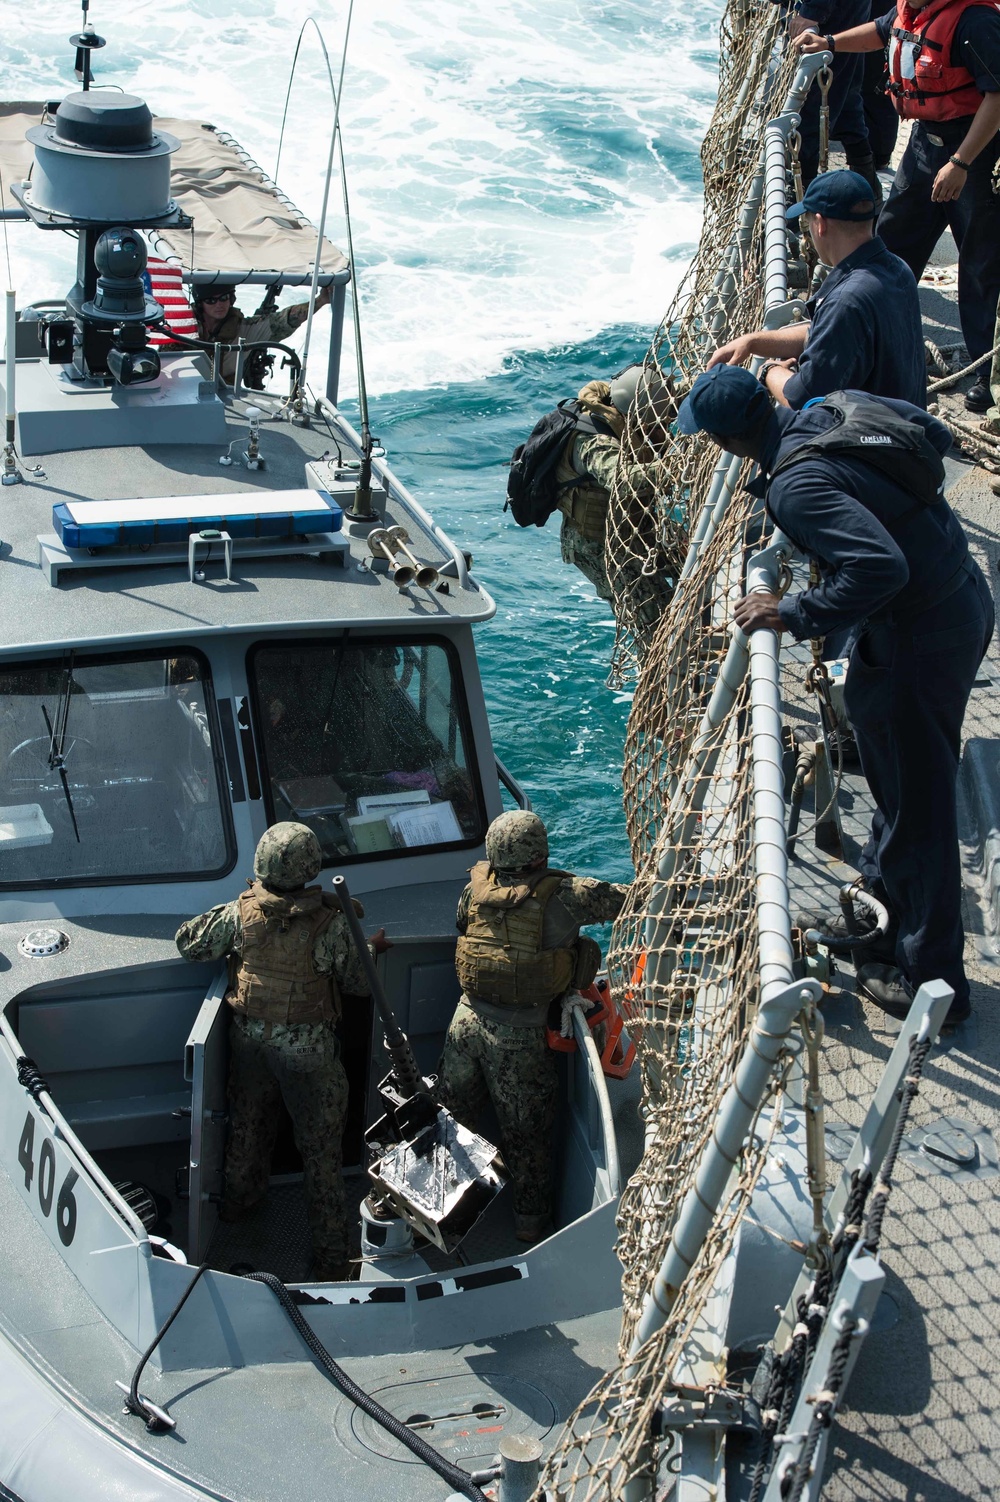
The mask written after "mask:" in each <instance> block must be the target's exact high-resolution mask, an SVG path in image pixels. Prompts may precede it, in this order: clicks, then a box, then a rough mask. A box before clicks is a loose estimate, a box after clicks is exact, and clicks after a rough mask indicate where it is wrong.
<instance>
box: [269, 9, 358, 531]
mask: <svg viewBox="0 0 1000 1502" xmlns="http://www.w3.org/2000/svg"><path fill="white" fill-rule="evenodd" d="M353 13H354V0H351V3H350V5H349V7H348V12H347V23H346V26H345V28H344V46H343V51H342V53H341V58H340V78H339V81H338V82H337V83H334V80H333V69H332V67H331V66H330V54H329V52H328V51H327V46H326V41H325V39H324V37H323V33H322V31H321V30H320V27H319V23H318V22H317V20H316V18H315V16H307V17H306V19H305V20H304V21H303V23H302V26H301V27H300V29H299V35H298V40H297V41H296V43H295V53H294V55H293V57H292V67H291V71H290V73H289V75H288V87H287V89H286V90H285V108H284V111H283V113H282V117H281V131H280V134H279V136H278V152H277V156H276V157H275V163H274V180H275V182H277V180H278V170H279V168H280V166H281V151H282V147H283V145H284V140H285V126H286V123H287V121H288V109H289V104H290V102H291V94H292V83H293V81H294V78H295V69H296V66H297V64H298V60H299V52H300V50H301V47H302V38H303V37H304V35H305V30H306V27H307V26H312V28H313V30H314V31H315V32H316V36H317V37H318V39H319V45H320V48H321V50H322V53H323V60H324V62H325V63H326V72H327V78H328V79H329V82H330V92H331V94H332V96H333V100H334V117H333V129H332V131H331V133H330V152H329V156H328V159H327V167H326V179H325V181H324V184H323V205H322V209H321V212H320V227H319V236H318V238H317V241H316V259H315V261H314V263H313V276H312V285H311V288H310V292H309V311H308V314H307V315H306V332H305V340H304V343H303V348H302V372H301V376H300V381H299V390H300V398H299V405H300V407H301V393H302V392H304V391H305V384H306V381H305V377H306V364H307V361H308V357H309V345H310V341H311V338H312V320H313V311H314V308H315V303H316V291H317V288H318V285H319V268H320V260H321V256H322V248H323V236H324V234H325V232H326V214H327V206H328V203H329V196H330V181H331V178H332V176H333V159H334V153H335V150H336V146H337V143H338V142H339V143H340V180H341V188H342V192H343V200H344V220H345V222H346V227H347V259H348V261H349V262H350V267H351V279H352V283H353V285H352V289H351V309H352V314H353V323H354V349H355V355H356V359H357V370H358V409H359V414H360V424H361V454H362V460H361V472H360V474H359V476H358V484H357V487H356V490H355V494H354V511H353V512H352V513H350V514H351V515H352V516H353V517H354V518H355V519H368V518H370V519H372V520H377V518H376V516H375V513H374V512H373V511H372V506H371V474H372V455H373V452H374V450H375V447H376V443H375V440H374V439H373V438H372V433H371V425H370V423H369V419H368V389H367V386H366V383H365V365H364V352H363V350H362V345H361V309H360V307H359V303H358V274H357V266H356V264H355V260H354V235H353V233H352V229H351V206H350V200H349V197H348V192H347V167H346V164H345V162H344V140H343V135H342V133H341V130H340V99H341V94H342V92H343V85H344V70H345V67H346V65H347V44H348V40H349V37H350V32H351V18H352V15H353Z"/></svg>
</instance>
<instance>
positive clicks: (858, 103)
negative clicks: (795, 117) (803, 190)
mask: <svg viewBox="0 0 1000 1502" xmlns="http://www.w3.org/2000/svg"><path fill="white" fill-rule="evenodd" d="M796 10H797V11H798V13H799V15H800V16H802V18H803V20H806V21H811V22H812V23H813V24H814V26H815V28H816V30H817V31H818V32H820V33H821V35H826V34H827V33H828V32H836V31H848V30H849V29H850V28H851V27H852V26H863V25H864V24H865V22H866V21H868V20H869V19H870V17H871V0H800V3H799V4H798V5H797V6H796ZM831 71H832V73H833V82H832V83H831V85H830V93H829V95H828V98H827V103H828V104H829V106H830V139H831V140H836V141H839V142H840V144H841V145H842V146H843V148H844V152H845V155H846V156H847V165H848V167H850V168H851V169H852V171H854V172H860V173H861V175H862V177H868V176H869V174H871V173H873V172H874V165H873V160H872V154H871V146H870V144H869V141H868V123H867V121H866V119H865V106H864V100H863V98H862V95H861V89H862V85H863V83H864V76H865V57H864V53H862V52H835V53H834V55H833V67H832V69H831ZM819 103H820V94H819V84H818V83H814V84H813V86H812V88H811V89H810V90H809V93H808V94H807V95H806V100H805V103H804V104H803V106H802V110H801V117H802V124H801V125H800V127H799V131H800V133H801V136H802V148H801V151H800V153H799V157H800V160H801V162H802V180H803V182H804V183H805V184H806V187H808V186H809V184H810V183H811V182H812V180H813V178H814V177H815V176H816V173H817V172H818V171H819Z"/></svg>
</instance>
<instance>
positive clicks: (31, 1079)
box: [17, 1054, 50, 1103]
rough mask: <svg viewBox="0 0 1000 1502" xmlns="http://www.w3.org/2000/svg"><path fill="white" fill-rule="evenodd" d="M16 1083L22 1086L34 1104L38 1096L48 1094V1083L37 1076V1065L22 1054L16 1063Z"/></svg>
mask: <svg viewBox="0 0 1000 1502" xmlns="http://www.w3.org/2000/svg"><path fill="white" fill-rule="evenodd" d="M17 1083H18V1084H19V1085H23V1086H24V1088H25V1090H27V1092H28V1094H29V1095H30V1096H31V1098H32V1100H34V1101H35V1102H36V1103H37V1101H38V1097H39V1096H40V1095H48V1094H49V1093H50V1092H49V1082H48V1080H45V1079H43V1078H42V1076H41V1075H40V1074H39V1072H38V1065H37V1064H36V1063H35V1061H34V1059H29V1058H27V1057H26V1055H24V1054H22V1055H21V1057H20V1058H19V1059H18V1061H17Z"/></svg>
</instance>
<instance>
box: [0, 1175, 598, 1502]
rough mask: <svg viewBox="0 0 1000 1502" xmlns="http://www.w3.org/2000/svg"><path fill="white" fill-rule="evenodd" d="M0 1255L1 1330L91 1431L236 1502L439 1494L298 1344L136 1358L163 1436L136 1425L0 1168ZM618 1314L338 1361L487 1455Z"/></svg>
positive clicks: (120, 1343) (131, 1361) (79, 1306)
mask: <svg viewBox="0 0 1000 1502" xmlns="http://www.w3.org/2000/svg"><path fill="white" fill-rule="evenodd" d="M0 1254H2V1259H3V1264H4V1267H5V1269H6V1271H5V1276H4V1279H3V1280H2V1283H0V1324H2V1327H3V1329H4V1332H5V1333H8V1334H9V1335H10V1336H11V1337H12V1339H13V1340H14V1343H15V1345H17V1346H18V1347H19V1348H20V1349H23V1350H26V1351H27V1352H28V1353H29V1355H30V1357H31V1360H32V1361H33V1363H34V1364H35V1365H36V1366H37V1367H39V1368H40V1369H41V1370H42V1371H43V1372H45V1373H46V1375H47V1376H49V1378H50V1380H52V1381H53V1382H54V1383H55V1385H56V1386H57V1388H58V1389H60V1390H61V1391H63V1392H64V1393H66V1395H67V1396H68V1397H69V1398H70V1401H71V1402H72V1403H74V1404H76V1405H79V1406H81V1407H82V1408H83V1409H85V1410H86V1411H87V1412H89V1413H90V1414H92V1415H93V1417H94V1418H95V1420H96V1422H97V1423H98V1424H99V1425H100V1426H101V1427H102V1428H104V1429H105V1430H107V1431H108V1432H109V1433H111V1434H113V1435H115V1436H118V1437H120V1438H121V1439H124V1440H125V1441H127V1442H128V1443H129V1444H131V1445H132V1446H134V1447H136V1448H137V1449H138V1450H140V1451H141V1452H142V1453H144V1454H146V1455H148V1456H149V1457H150V1458H151V1459H154V1460H155V1461H157V1462H158V1463H160V1464H162V1465H165V1466H167V1467H169V1468H171V1469H173V1470H176V1471H177V1472H178V1474H180V1475H182V1476H184V1477H186V1478H188V1479H190V1480H192V1481H194V1482H196V1483H201V1484H205V1485H207V1486H209V1487H211V1488H212V1489H213V1491H214V1492H217V1493H219V1494H221V1495H222V1496H225V1497H233V1498H238V1499H239V1502H258V1499H259V1502H298V1499H301V1502H325V1499H330V1502H347V1499H351V1502H353V1499H355V1498H365V1497H372V1498H373V1499H374V1498H378V1499H383V1502H384V1499H388V1498H391V1497H397V1496H398V1497H402V1496H406V1497H407V1498H408V1499H409V1498H412V1499H414V1502H423V1499H425V1498H426V1499H427V1502H440V1499H441V1498H442V1497H443V1496H444V1495H445V1489H444V1486H443V1483H442V1482H441V1481H440V1480H439V1478H437V1477H436V1476H435V1475H434V1474H433V1473H432V1472H430V1471H428V1470H427V1469H426V1468H425V1467H423V1466H422V1465H419V1464H416V1463H414V1462H413V1461H412V1458H411V1457H408V1456H405V1455H404V1453H403V1452H402V1451H401V1450H400V1449H398V1447H397V1446H396V1444H395V1442H394V1441H393V1440H391V1439H390V1438H389V1437H388V1436H386V1435H385V1434H384V1433H383V1432H382V1431H381V1430H378V1429H376V1428H375V1427H374V1426H373V1425H372V1424H371V1423H370V1421H369V1420H367V1419H363V1418H362V1416H361V1414H360V1413H359V1411H358V1410H356V1409H355V1408H354V1407H353V1406H352V1405H351V1404H350V1403H349V1402H347V1400H346V1399H344V1398H342V1397H341V1395H340V1394H339V1392H338V1391H337V1390H336V1389H335V1388H334V1387H333V1386H332V1384H331V1383H330V1382H329V1381H328V1380H327V1379H326V1378H325V1377H324V1376H323V1374H322V1373H321V1372H320V1371H319V1369H318V1368H317V1367H316V1366H315V1365H314V1364H313V1363H312V1362H311V1361H310V1360H308V1359H305V1356H306V1353H305V1350H304V1348H303V1353H302V1354H303V1359H302V1360H301V1361H291V1362H284V1363H280V1364H278V1365H274V1366H268V1367H260V1366H258V1367H252V1368H242V1369H236V1370H233V1369H227V1370H198V1371H191V1372H185V1371H173V1372H170V1373H168V1374H167V1375H166V1376H159V1375H158V1374H157V1373H156V1372H155V1370H153V1369H151V1368H147V1370H146V1373H145V1374H144V1376H143V1381H142V1391H143V1394H144V1395H145V1396H147V1397H149V1398H150V1399H152V1401H153V1402H155V1403H159V1404H161V1405H163V1406H165V1407H167V1408H168V1409H169V1411H170V1412H171V1413H172V1414H173V1416H174V1417H175V1418H176V1420H177V1430H176V1432H175V1433H174V1434H173V1435H167V1436H162V1437H156V1436H151V1435H148V1434H147V1433H146V1429H145V1426H144V1424H143V1423H142V1421H141V1420H139V1419H134V1418H130V1417H128V1416H126V1415H124V1414H123V1413H122V1409H121V1393H120V1391H119V1390H118V1389H117V1388H115V1386H114V1383H115V1381H116V1380H120V1381H124V1382H127V1381H128V1380H129V1378H130V1376H131V1373H132V1370H133V1368H134V1365H135V1361H136V1355H135V1352H134V1351H133V1350H132V1348H131V1347H130V1346H129V1345H128V1344H127V1342H126V1341H124V1340H123V1339H122V1338H121V1337H120V1336H119V1335H117V1334H116V1333H115V1332H114V1331H113V1330H112V1329H111V1328H110V1326H108V1325H107V1324H106V1323H105V1322H104V1321H103V1320H102V1319H101V1317H100V1316H99V1314H98V1313H97V1311H96V1309H95V1307H94V1305H93V1304H92V1303H91V1301H90V1299H89V1298H88V1296H87V1295H86V1294H85V1293H84V1292H83V1290H82V1288H81V1287H80V1285H79V1284H78V1283H77V1281H76V1279H75V1278H74V1276H73V1275H72V1273H70V1272H69V1270H68V1269H67V1268H66V1266H65V1264H64V1263H63V1261H62V1259H61V1258H60V1257H59V1256H58V1254H57V1253H56V1251H55V1249H54V1248H53V1247H52V1245H51V1244H50V1243H49V1242H48V1240H47V1239H46V1237H45V1236H44V1233H43V1232H42V1231H41V1229H40V1228H39V1226H38V1225H37V1224H36V1223H35V1222H34V1220H33V1219H31V1217H30V1216H29V1215H28V1214H27V1212H26V1211H25V1208H24V1205H23V1203H22V1202H21V1201H20V1199H19V1198H18V1196H17V1194H16V1191H15V1190H14V1189H13V1187H12V1185H11V1184H10V1182H9V1181H8V1180H7V1179H6V1177H4V1178H3V1179H2V1180H0ZM181 1318H183V1314H182V1315H181ZM618 1325H619V1318H618V1315H617V1313H616V1312H615V1311H609V1312H608V1313H604V1314H596V1315H591V1316H588V1317H586V1318H584V1319H579V1320H574V1321H567V1322H564V1323H562V1324H551V1325H546V1326H542V1327H540V1328H537V1329H534V1330H528V1331H524V1332H520V1333H518V1334H515V1335H510V1336H505V1337H500V1338H497V1339H491V1340H484V1341H482V1342H478V1343H477V1344H475V1345H474V1346H468V1347H462V1348H458V1349H452V1350H446V1351H425V1352H420V1353H416V1354H412V1355H402V1356H395V1355H389V1356H380V1357H375V1358H366V1359H351V1360H347V1361H345V1362H344V1366H345V1369H346V1370H347V1371H348V1373H349V1375H350V1376H351V1377H352V1378H353V1379H354V1380H355V1381H356V1382H358V1383H359V1384H360V1385H361V1386H362V1387H363V1388H365V1390H366V1391H368V1392H373V1393H376V1394H378V1395H379V1397H380V1401H381V1402H383V1403H384V1404H385V1406H387V1407H388V1408H389V1409H390V1410H391V1411H393V1412H396V1413H397V1414H398V1416H399V1417H400V1418H402V1419H403V1420H404V1421H407V1420H411V1421H414V1422H415V1423H417V1424H418V1425H419V1426H420V1427H419V1432H421V1433H422V1434H424V1436H425V1438H427V1439H429V1440H430V1442H431V1443H432V1444H434V1445H435V1447H436V1448H438V1449H439V1450H441V1451H442V1452H443V1453H444V1454H445V1455H447V1456H448V1457H449V1458H450V1459H452V1460H454V1461H455V1462H456V1463H458V1464H459V1465H462V1466H464V1467H466V1468H467V1469H472V1470H475V1469H478V1468H479V1467H480V1466H484V1465H487V1464H489V1463H490V1461H491V1460H492V1458H493V1456H494V1455H495V1454H496V1450H497V1445H498V1443H499V1439H500V1437H501V1436H502V1434H503V1433H505V1432H506V1433H530V1434H533V1435H537V1436H538V1437H539V1438H540V1439H542V1440H543V1442H544V1439H545V1436H546V1435H547V1434H548V1433H549V1432H550V1431H551V1430H552V1429H553V1427H557V1426H558V1425H559V1424H560V1423H561V1421H562V1420H563V1419H564V1418H565V1417H566V1416H567V1415H568V1413H569V1412H570V1411H571V1410H572V1408H573V1407H574V1406H575V1404H576V1403H577V1402H578V1401H579V1400H580V1398H581V1397H583V1396H584V1394H585V1393H586V1392H587V1391H588V1390H589V1388H590V1387H591V1386H592V1385H593V1383H594V1382H595V1381H596V1380H597V1377H598V1376H599V1375H600V1373H601V1372H602V1371H604V1370H605V1369H606V1368H607V1365H608V1364H609V1363H610V1362H611V1361H612V1360H613V1357H614V1350H615V1344H616V1340H617V1334H618ZM290 1338H291V1340H292V1341H293V1342H294V1341H295V1340H296V1339H297V1337H295V1336H294V1334H291V1332H290ZM333 1355H334V1356H335V1357H336V1356H337V1352H336V1351H333ZM401 1466H405V1467H406V1470H405V1472H404V1471H402V1470H400V1469H399V1467H401Z"/></svg>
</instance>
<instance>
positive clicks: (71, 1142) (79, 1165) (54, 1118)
mask: <svg viewBox="0 0 1000 1502" xmlns="http://www.w3.org/2000/svg"><path fill="white" fill-rule="evenodd" d="M0 1037H2V1038H3V1041H4V1042H5V1043H6V1045H7V1047H8V1048H9V1049H10V1052H11V1056H12V1058H13V1061H14V1063H15V1065H17V1066H18V1068H19V1069H21V1068H23V1067H24V1065H29V1066H30V1065H31V1060H28V1059H25V1057H24V1050H23V1049H22V1048H21V1044H20V1040H19V1039H18V1037H17V1034H16V1033H15V1032H14V1030H13V1028H12V1027H11V1025H10V1023H9V1022H8V1021H7V1018H6V1017H4V1016H3V1015H2V1013H0ZM30 1094H31V1096H32V1099H33V1100H34V1101H35V1102H36V1103H37V1105H38V1107H39V1109H40V1110H41V1111H44V1113H45V1115H46V1116H47V1117H48V1118H49V1121H50V1122H51V1124H52V1130H53V1132H54V1134H55V1136H56V1137H58V1139H59V1141H60V1142H61V1143H62V1146H63V1148H64V1149H65V1151H66V1153H67V1155H68V1157H69V1158H70V1159H71V1160H72V1162H73V1165H74V1167H75V1168H76V1171H77V1173H78V1174H79V1175H80V1176H81V1178H85V1179H86V1180H87V1181H88V1182H89V1183H90V1185H91V1186H92V1188H93V1189H95V1190H96V1191H97V1193H98V1194H100V1195H101V1196H102V1198H103V1199H104V1200H106V1201H107V1203H108V1205H109V1206H110V1207H111V1209H112V1210H113V1211H114V1212H115V1214H116V1215H117V1216H118V1217H119V1219H120V1220H122V1221H123V1222H124V1224H125V1225H126V1226H127V1227H128V1230H129V1231H130V1232H131V1233H132V1235H133V1236H134V1237H135V1239H136V1241H137V1242H138V1243H139V1245H140V1249H145V1251H146V1252H147V1253H148V1251H149V1236H148V1233H147V1231H146V1228H145V1226H144V1225H143V1224H142V1221H141V1220H140V1219H139V1217H138V1216H137V1215H136V1214H135V1211H134V1210H132V1209H131V1208H130V1206H129V1205H128V1204H127V1203H126V1202H125V1200H124V1199H123V1198H122V1196H121V1194H120V1193H119V1192H118V1190H117V1189H116V1188H115V1186H114V1184H112V1182H111V1180H110V1179H109V1178H108V1177H107V1175H106V1174H104V1173H102V1171H101V1169H100V1168H98V1166H97V1164H96V1163H95V1162H94V1160H93V1158H92V1157H91V1155H90V1153H89V1152H88V1151H87V1149H86V1148H85V1147H84V1145H83V1143H82V1142H81V1141H80V1139H79V1137H78V1136H77V1135H76V1133H75V1132H74V1130H73V1128H72V1127H71V1126H70V1124H69V1122H68V1121H67V1120H66V1118H65V1116H64V1115H63V1113H62V1112H61V1111H60V1109H59V1107H58V1106H57V1105H56V1103H55V1101H54V1100H53V1099H52V1095H51V1093H50V1092H49V1090H48V1088H47V1086H46V1085H45V1081H44V1080H43V1079H41V1077H40V1076H37V1077H36V1080H35V1083H34V1084H33V1086H32V1088H31V1091H30Z"/></svg>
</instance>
